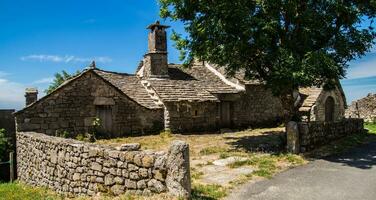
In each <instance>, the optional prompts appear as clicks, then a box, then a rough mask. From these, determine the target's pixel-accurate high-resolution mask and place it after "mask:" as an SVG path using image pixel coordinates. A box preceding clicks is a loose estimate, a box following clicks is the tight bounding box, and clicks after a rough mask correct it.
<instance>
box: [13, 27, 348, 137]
mask: <svg viewBox="0 0 376 200" xmlns="http://www.w3.org/2000/svg"><path fill="white" fill-rule="evenodd" d="M166 28H168V26H164V25H160V24H159V22H157V23H155V24H151V25H150V26H149V27H148V29H149V30H150V32H149V37H148V42H149V43H148V52H147V53H146V54H145V55H144V59H143V60H142V61H141V63H140V65H139V67H138V68H137V71H136V73H135V74H125V73H117V72H110V71H105V70H101V69H98V68H96V67H95V64H93V65H92V66H91V67H90V68H88V69H86V70H84V71H83V72H82V73H81V74H79V75H77V76H75V77H74V78H72V79H70V80H68V81H66V82H65V83H64V84H62V85H61V86H60V87H59V88H57V89H56V90H55V91H54V92H52V93H51V94H49V95H46V96H44V97H43V98H41V99H39V100H36V99H37V91H36V90H30V89H29V90H27V91H26V95H25V96H26V99H27V101H26V102H27V106H26V107H25V108H24V109H22V110H20V111H18V112H16V113H15V116H16V122H17V131H36V132H41V133H46V134H49V135H55V133H56V132H59V131H68V132H70V133H75V134H78V133H84V132H87V131H88V130H89V129H90V128H91V127H92V125H93V120H94V119H95V118H99V119H100V121H101V129H102V130H101V131H102V132H105V133H106V134H109V135H108V136H110V137H119V136H127V135H132V134H143V133H151V132H154V133H155V132H159V131H161V130H163V129H170V130H172V131H173V132H196V131H213V130H218V129H220V128H241V127H249V126H263V125H269V126H270V125H271V124H275V123H277V122H279V121H280V120H281V118H282V116H283V109H282V106H281V103H280V100H279V99H278V98H277V97H274V96H273V95H272V93H271V92H270V91H269V90H267V89H265V87H264V85H263V84H260V83H259V82H255V81H249V80H246V79H244V75H242V74H241V73H238V74H236V75H235V76H234V77H227V76H226V74H225V73H224V72H223V68H221V67H217V66H214V65H211V64H210V63H207V62H201V61H194V62H193V63H192V64H191V67H190V68H183V67H182V66H181V65H176V64H168V60H167V36H166ZM298 99H299V102H297V103H298V104H299V105H300V109H299V110H300V111H301V114H302V117H303V118H304V119H305V120H307V121H309V120H313V121H314V120H317V121H324V120H326V121H334V120H340V119H342V118H343V115H344V111H345V105H346V100H345V96H344V94H343V91H342V89H341V86H340V85H338V86H337V87H336V88H335V89H334V90H330V91H326V90H323V89H322V88H302V89H300V96H299V98H298Z"/></svg>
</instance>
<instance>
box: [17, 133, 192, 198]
mask: <svg viewBox="0 0 376 200" xmlns="http://www.w3.org/2000/svg"><path fill="white" fill-rule="evenodd" d="M17 163H18V166H17V169H18V170H17V173H18V179H19V180H20V181H22V182H25V183H27V184H30V185H34V186H44V187H48V188H50V189H52V190H55V191H57V192H59V193H63V194H71V195H90V196H91V195H95V194H97V193H99V192H103V193H112V194H114V195H120V194H123V193H126V192H128V193H134V194H139V195H149V194H151V193H162V192H169V193H171V194H172V195H176V196H179V197H183V198H189V195H190V189H191V188H190V187H191V185H190V171H189V146H188V144H187V143H185V142H183V141H174V142H173V143H172V145H171V147H170V150H169V152H168V153H167V152H156V151H149V150H144V151H120V150H116V149H115V148H113V147H109V146H103V145H96V144H91V143H85V142H80V141H77V140H73V139H65V138H59V137H53V136H48V135H45V134H41V133H35V132H18V133H17Z"/></svg>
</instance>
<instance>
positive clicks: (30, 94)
mask: <svg viewBox="0 0 376 200" xmlns="http://www.w3.org/2000/svg"><path fill="white" fill-rule="evenodd" d="M25 99H26V106H28V105H30V104H32V103H34V102H36V101H37V100H38V90H37V88H26V90H25Z"/></svg>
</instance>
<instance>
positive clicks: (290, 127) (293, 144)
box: [286, 121, 300, 154]
mask: <svg viewBox="0 0 376 200" xmlns="http://www.w3.org/2000/svg"><path fill="white" fill-rule="evenodd" d="M286 133H287V146H286V147H287V152H289V153H294V154H298V153H299V152H300V144H299V128H298V123H297V122H293V121H290V122H289V123H288V124H287V126H286Z"/></svg>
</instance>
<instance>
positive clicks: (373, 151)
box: [323, 136, 376, 169]
mask: <svg viewBox="0 0 376 200" xmlns="http://www.w3.org/2000/svg"><path fill="white" fill-rule="evenodd" d="M367 140H371V141H372V142H370V143H368V144H362V145H360V146H358V147H355V148H352V149H350V150H348V151H346V153H342V154H339V155H333V156H328V157H324V158H323V159H324V160H327V161H329V162H336V163H342V164H343V165H346V166H350V167H356V168H359V169H371V168H372V167H374V166H376V136H370V137H368V138H367Z"/></svg>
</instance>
